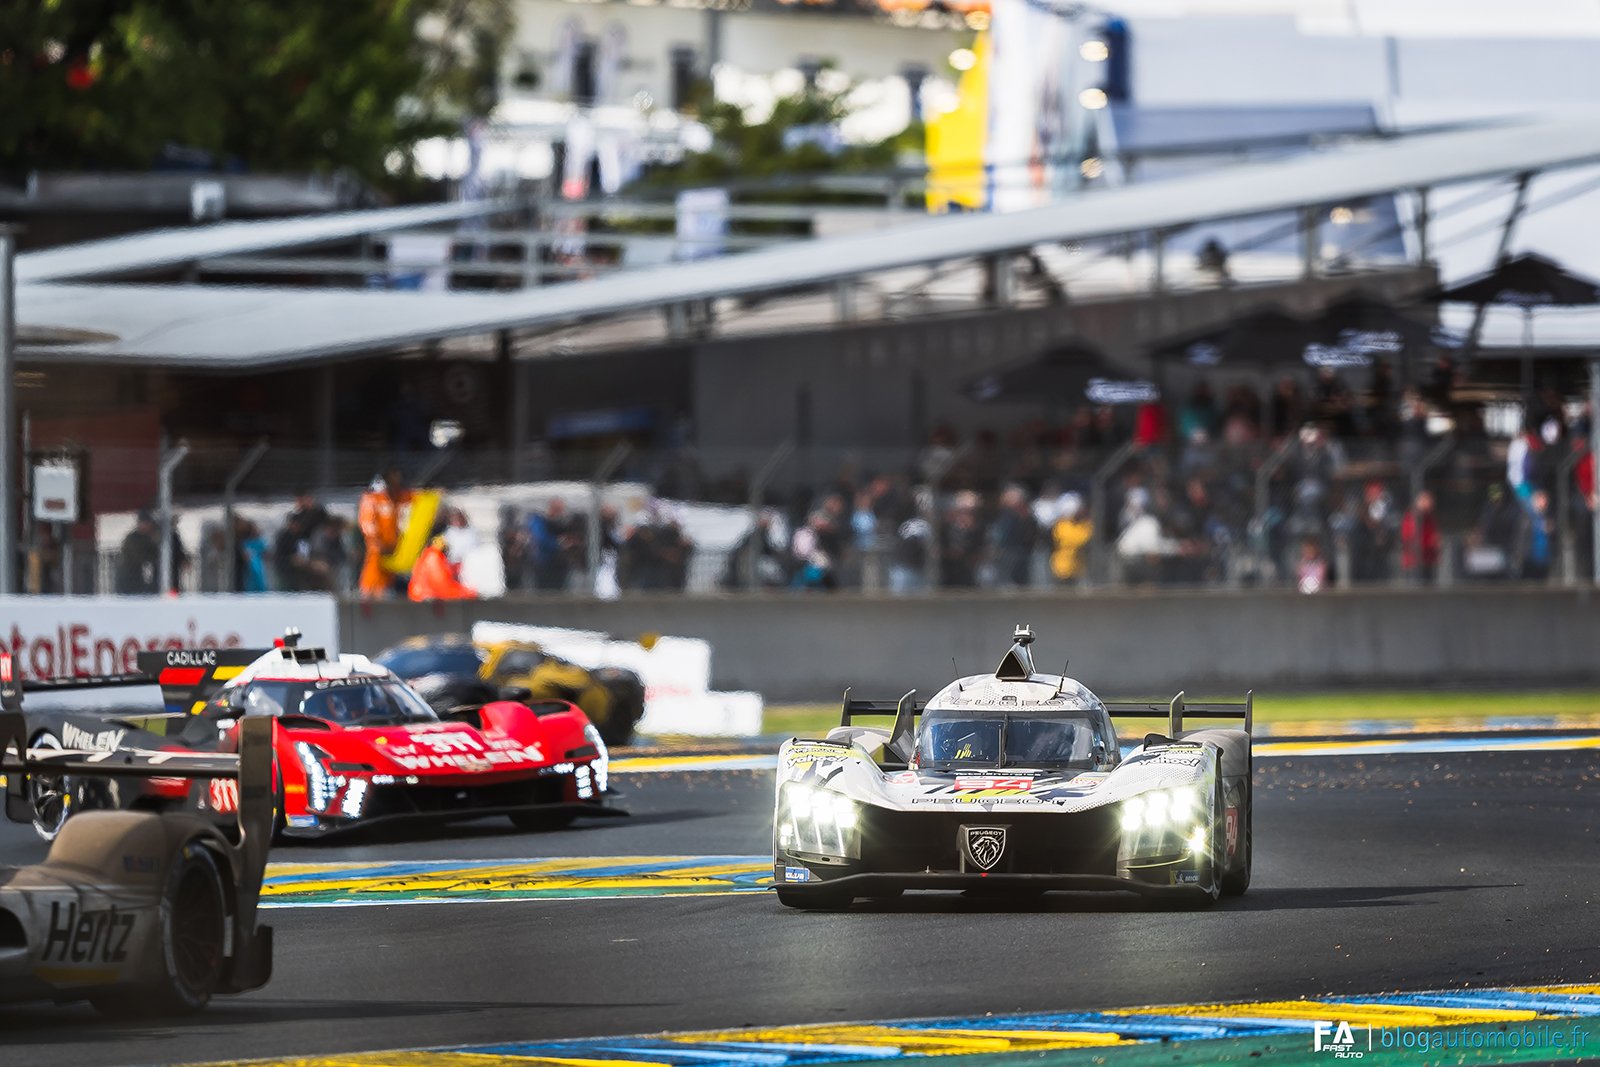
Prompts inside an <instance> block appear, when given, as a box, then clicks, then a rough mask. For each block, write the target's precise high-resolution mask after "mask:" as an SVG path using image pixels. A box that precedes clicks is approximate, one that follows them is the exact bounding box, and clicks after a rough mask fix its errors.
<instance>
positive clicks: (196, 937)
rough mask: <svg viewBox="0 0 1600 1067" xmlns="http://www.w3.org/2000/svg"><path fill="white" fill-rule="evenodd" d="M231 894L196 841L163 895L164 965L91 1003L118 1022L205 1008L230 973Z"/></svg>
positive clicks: (172, 872) (160, 963) (161, 950)
mask: <svg viewBox="0 0 1600 1067" xmlns="http://www.w3.org/2000/svg"><path fill="white" fill-rule="evenodd" d="M227 927H228V903H227V889H226V884H225V882H224V880H223V876H222V869H221V867H220V866H219V865H218V863H217V858H216V856H215V855H214V854H213V853H212V851H211V850H210V849H209V848H207V847H206V846H205V845H202V844H201V843H200V842H199V841H190V842H189V843H188V844H187V845H185V846H184V847H183V849H182V851H181V852H179V854H178V856H177V858H176V859H175V860H174V862H173V865H172V869H171V870H170V871H169V872H168V873H167V882H166V885H165V886H164V887H163V888H162V891H161V908H160V926H159V941H158V943H157V946H156V951H157V952H158V953H159V957H158V961H157V963H156V966H155V967H154V969H153V971H152V972H151V973H148V974H147V975H146V977H145V980H144V981H143V982H141V983H140V984H139V985H137V986H134V987H132V988H126V989H118V990H115V991H110V992H106V993H101V994H97V995H95V996H92V997H91V998H90V1003H91V1004H93V1005H94V1006H95V1008H96V1010H98V1011H99V1012H101V1013H102V1014H104V1015H108V1016H111V1017H113V1018H129V1017H150V1016H157V1017H161V1016H174V1015H188V1014H191V1013H193V1012H197V1011H199V1010H200V1009H201V1008H204V1007H205V1006H206V1004H208V1003H209V1002H210V1001H211V997H212V994H214V993H215V992H216V991H217V988H218V987H219V986H220V985H221V984H222V980H223V976H224V975H225V974H226V973H227V967H228V959H227V954H226V945H227Z"/></svg>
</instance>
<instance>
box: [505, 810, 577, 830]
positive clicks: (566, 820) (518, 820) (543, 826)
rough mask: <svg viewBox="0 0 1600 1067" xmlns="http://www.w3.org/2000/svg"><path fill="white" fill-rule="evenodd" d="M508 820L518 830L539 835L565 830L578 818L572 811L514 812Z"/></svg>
mask: <svg viewBox="0 0 1600 1067" xmlns="http://www.w3.org/2000/svg"><path fill="white" fill-rule="evenodd" d="M508 818H510V820H511V825H512V826H515V827H516V828H517V829H518V830H521V831H523V832H524V833H530V834H537V833H548V832H550V831H552V830H565V829H566V828H567V827H569V826H571V825H572V820H573V819H576V818H577V816H576V815H574V814H572V812H570V811H514V812H512V813H511V814H510V815H509V816H508Z"/></svg>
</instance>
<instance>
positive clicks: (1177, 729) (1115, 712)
mask: <svg viewBox="0 0 1600 1067" xmlns="http://www.w3.org/2000/svg"><path fill="white" fill-rule="evenodd" d="M1106 712H1107V713H1108V714H1109V715H1110V716H1111V717H1112V718H1113V719H1117V718H1128V719H1158V718H1164V719H1166V720H1167V736H1168V737H1174V738H1175V737H1177V736H1178V735H1179V734H1181V733H1182V732H1183V723H1184V720H1185V719H1243V720H1244V732H1245V733H1247V734H1252V733H1253V727H1254V718H1255V690H1254V689H1252V690H1250V691H1248V692H1246V693H1245V695H1244V700H1242V701H1237V702H1226V701H1217V700H1209V701H1203V702H1202V701H1196V702H1195V703H1193V704H1191V703H1189V702H1187V701H1186V700H1184V698H1183V694H1182V693H1179V694H1178V695H1177V696H1175V697H1173V698H1172V699H1171V700H1170V701H1169V702H1167V703H1165V704H1162V703H1160V702H1153V703H1142V702H1139V701H1132V702H1126V701H1122V702H1118V701H1107V702H1106Z"/></svg>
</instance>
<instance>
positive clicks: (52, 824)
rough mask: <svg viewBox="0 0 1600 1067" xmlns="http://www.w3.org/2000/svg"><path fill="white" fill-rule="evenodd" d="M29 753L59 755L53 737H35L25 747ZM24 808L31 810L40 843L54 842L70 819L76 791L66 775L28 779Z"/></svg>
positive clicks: (49, 734) (56, 741)
mask: <svg viewBox="0 0 1600 1067" xmlns="http://www.w3.org/2000/svg"><path fill="white" fill-rule="evenodd" d="M28 747H29V748H32V749H44V750H49V751H54V752H60V751H61V750H62V748H61V742H60V741H58V740H56V735H55V734H52V733H49V732H46V733H42V734H39V735H38V736H37V737H35V738H34V739H33V740H32V741H31V742H29V744H28ZM27 781H28V805H29V807H30V808H32V809H33V830H34V833H36V834H38V835H39V837H40V838H41V839H42V840H45V841H54V840H55V839H56V837H57V836H59V835H60V833H61V828H62V827H63V826H65V825H66V824H67V819H68V818H70V817H71V815H72V795H73V791H74V789H75V788H76V787H75V785H74V782H73V780H72V778H71V776H69V775H65V774H30V775H28V780H27Z"/></svg>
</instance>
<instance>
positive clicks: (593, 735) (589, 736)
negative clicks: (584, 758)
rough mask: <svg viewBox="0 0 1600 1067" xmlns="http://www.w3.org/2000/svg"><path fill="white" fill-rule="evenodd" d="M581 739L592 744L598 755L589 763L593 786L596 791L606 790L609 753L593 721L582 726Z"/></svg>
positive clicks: (608, 773) (609, 770) (608, 775)
mask: <svg viewBox="0 0 1600 1067" xmlns="http://www.w3.org/2000/svg"><path fill="white" fill-rule="evenodd" d="M583 739H584V740H585V741H587V742H589V743H590V744H591V745H593V746H594V750H595V752H596V753H598V755H596V756H595V758H594V759H593V760H591V761H590V763H589V773H590V774H592V775H594V788H595V790H596V791H597V792H600V793H604V792H605V791H606V788H607V787H606V783H607V782H608V781H609V779H610V777H611V753H610V751H608V750H607V748H606V743H605V741H603V740H602V739H601V737H600V731H599V730H596V729H595V727H594V723H592V722H591V723H588V724H586V725H585V726H584V728H583Z"/></svg>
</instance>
